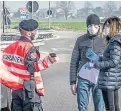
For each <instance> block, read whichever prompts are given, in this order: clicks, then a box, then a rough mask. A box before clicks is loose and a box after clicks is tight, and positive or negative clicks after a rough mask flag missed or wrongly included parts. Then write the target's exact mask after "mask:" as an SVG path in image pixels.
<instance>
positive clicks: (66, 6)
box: [56, 1, 75, 20]
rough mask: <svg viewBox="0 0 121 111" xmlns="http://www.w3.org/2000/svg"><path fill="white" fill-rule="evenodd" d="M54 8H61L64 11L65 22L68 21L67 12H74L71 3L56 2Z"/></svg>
mask: <svg viewBox="0 0 121 111" xmlns="http://www.w3.org/2000/svg"><path fill="white" fill-rule="evenodd" d="M56 8H61V9H63V11H64V14H65V18H66V20H67V19H68V15H69V12H71V11H72V10H74V8H75V4H74V2H73V1H58V2H56Z"/></svg>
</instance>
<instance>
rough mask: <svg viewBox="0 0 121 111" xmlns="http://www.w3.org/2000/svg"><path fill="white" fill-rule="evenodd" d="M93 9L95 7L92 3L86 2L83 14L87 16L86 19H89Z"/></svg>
mask: <svg viewBox="0 0 121 111" xmlns="http://www.w3.org/2000/svg"><path fill="white" fill-rule="evenodd" d="M92 9H93V5H92V3H91V2H89V1H86V2H85V4H84V8H83V12H84V15H85V18H87V16H88V15H89V14H90V11H91V10H92Z"/></svg>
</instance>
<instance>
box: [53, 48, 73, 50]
mask: <svg viewBox="0 0 121 111" xmlns="http://www.w3.org/2000/svg"><path fill="white" fill-rule="evenodd" d="M51 49H52V50H53V51H72V49H70V48H51Z"/></svg>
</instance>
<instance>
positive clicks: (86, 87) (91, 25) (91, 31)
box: [70, 14, 104, 111]
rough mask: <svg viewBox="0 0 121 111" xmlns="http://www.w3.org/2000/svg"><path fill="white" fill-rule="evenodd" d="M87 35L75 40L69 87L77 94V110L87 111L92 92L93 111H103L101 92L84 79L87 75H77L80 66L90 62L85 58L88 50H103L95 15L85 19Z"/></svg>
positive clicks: (97, 20)
mask: <svg viewBox="0 0 121 111" xmlns="http://www.w3.org/2000/svg"><path fill="white" fill-rule="evenodd" d="M86 24H87V33H86V34H84V35H81V36H80V37H78V38H77V41H76V43H75V46H74V49H73V52H72V57H71V63H70V85H71V86H70V87H71V92H72V94H73V95H76V94H77V102H78V110H79V111H88V102H89V95H90V91H92V96H93V101H94V108H95V111H104V102H103V97H102V92H101V90H100V89H99V88H98V87H97V85H96V84H94V83H92V82H91V81H90V79H84V78H83V77H84V76H88V77H90V75H88V74H85V73H84V74H83V77H82V76H81V75H78V73H79V71H80V70H81V68H82V66H83V65H84V64H86V63H87V62H89V61H90V60H89V59H88V58H87V57H86V52H87V51H88V49H89V48H91V49H93V51H94V52H95V53H96V54H99V53H100V52H102V50H103V46H104V45H103V41H102V39H101V37H100V36H99V34H98V33H99V29H100V26H99V25H100V19H99V17H98V16H97V15H95V14H91V15H89V16H88V17H87V20H86ZM101 41H102V42H101Z"/></svg>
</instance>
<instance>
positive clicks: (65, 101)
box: [40, 31, 121, 111]
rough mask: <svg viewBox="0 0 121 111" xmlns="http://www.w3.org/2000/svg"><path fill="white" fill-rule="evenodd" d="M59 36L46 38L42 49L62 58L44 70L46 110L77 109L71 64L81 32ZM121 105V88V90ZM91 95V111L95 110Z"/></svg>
mask: <svg viewBox="0 0 121 111" xmlns="http://www.w3.org/2000/svg"><path fill="white" fill-rule="evenodd" d="M55 34H56V35H58V36H59V37H58V38H54V39H50V40H49V39H48V40H45V45H44V46H41V47H40V50H41V51H46V52H55V53H56V54H57V55H58V56H59V57H60V60H59V62H58V63H56V64H54V65H53V66H51V67H50V68H49V69H48V70H46V71H43V72H42V76H43V78H44V86H45V97H42V100H43V107H44V111H77V102H76V96H73V95H72V94H71V91H70V85H69V64H70V58H71V53H72V49H73V47H74V43H75V41H76V39H77V37H79V36H80V35H81V34H82V33H81V34H80V33H78V32H66V31H62V32H61V31H59V32H55ZM119 100H120V106H121V90H120V91H119ZM93 108H94V107H93V101H92V98H91V96H90V101H89V111H94V109H93Z"/></svg>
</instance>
